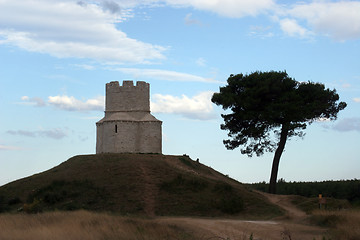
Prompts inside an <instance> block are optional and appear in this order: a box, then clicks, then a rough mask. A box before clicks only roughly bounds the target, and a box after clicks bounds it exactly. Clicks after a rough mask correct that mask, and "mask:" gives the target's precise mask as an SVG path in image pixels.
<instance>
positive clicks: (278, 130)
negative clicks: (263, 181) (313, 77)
mask: <svg viewBox="0 0 360 240" xmlns="http://www.w3.org/2000/svg"><path fill="white" fill-rule="evenodd" d="M211 100H212V102H214V103H215V104H217V105H221V106H222V107H223V109H224V110H230V113H228V114H222V115H221V116H222V117H223V119H224V124H221V129H223V130H227V131H228V136H229V137H230V139H227V140H224V144H225V147H226V148H227V149H230V150H233V149H235V148H238V147H239V148H240V150H241V153H242V154H247V155H248V156H250V157H251V156H253V154H256V155H257V156H260V155H262V154H264V153H265V152H273V151H275V150H276V152H275V156H274V161H273V169H272V174H271V178H270V192H272V193H274V192H275V191H276V188H275V184H276V178H277V171H278V165H279V161H280V157H281V154H282V152H283V150H284V147H285V143H286V140H287V138H288V137H292V136H303V135H304V132H303V130H305V129H306V127H307V125H308V124H311V123H312V122H314V121H317V120H322V119H327V120H335V119H336V118H337V113H338V112H339V111H340V110H343V109H344V108H345V107H346V103H345V102H338V100H339V95H338V94H337V93H336V90H335V89H334V90H330V89H326V88H325V86H324V85H323V84H321V83H314V82H310V81H309V82H298V81H296V80H294V79H292V78H290V77H289V76H288V74H287V73H286V72H285V71H280V72H275V71H270V72H259V71H258V72H254V73H251V74H248V75H243V74H237V75H230V77H229V78H228V80H227V85H226V86H225V87H221V88H220V92H219V93H214V95H213V97H212V99H211ZM274 135H275V136H277V137H278V138H279V140H278V141H275V140H276V139H277V138H276V137H275V138H274ZM274 139H275V140H274ZM272 183H273V184H272Z"/></svg>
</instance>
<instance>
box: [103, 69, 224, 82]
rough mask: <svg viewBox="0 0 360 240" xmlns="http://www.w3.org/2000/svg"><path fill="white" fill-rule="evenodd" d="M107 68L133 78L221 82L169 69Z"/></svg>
mask: <svg viewBox="0 0 360 240" xmlns="http://www.w3.org/2000/svg"><path fill="white" fill-rule="evenodd" d="M109 69H111V70H115V71H119V72H122V73H126V74H130V75H132V77H133V78H134V79H138V78H146V79H154V80H165V81H178V82H206V83H221V82H220V81H217V80H214V79H212V78H204V77H201V76H197V75H193V74H188V73H182V72H176V71H169V70H161V69H142V68H109Z"/></svg>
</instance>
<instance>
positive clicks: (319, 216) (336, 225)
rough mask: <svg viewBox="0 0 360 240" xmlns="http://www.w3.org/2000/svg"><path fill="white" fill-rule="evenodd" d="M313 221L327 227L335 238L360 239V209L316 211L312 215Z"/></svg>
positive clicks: (343, 239)
mask: <svg viewBox="0 0 360 240" xmlns="http://www.w3.org/2000/svg"><path fill="white" fill-rule="evenodd" d="M311 220H312V222H313V223H315V224H317V225H320V226H323V227H327V228H329V229H330V234H331V235H332V236H333V237H334V238H333V239H338V240H359V239H360V211H359V210H342V211H314V212H313V213H312V216H311Z"/></svg>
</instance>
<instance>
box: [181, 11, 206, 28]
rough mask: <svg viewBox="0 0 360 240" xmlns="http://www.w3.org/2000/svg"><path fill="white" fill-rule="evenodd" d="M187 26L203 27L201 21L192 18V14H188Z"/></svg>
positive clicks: (186, 17) (186, 18)
mask: <svg viewBox="0 0 360 240" xmlns="http://www.w3.org/2000/svg"><path fill="white" fill-rule="evenodd" d="M185 24H186V25H199V26H202V25H203V24H202V23H201V22H200V21H199V20H197V19H194V18H192V13H188V14H186V16H185Z"/></svg>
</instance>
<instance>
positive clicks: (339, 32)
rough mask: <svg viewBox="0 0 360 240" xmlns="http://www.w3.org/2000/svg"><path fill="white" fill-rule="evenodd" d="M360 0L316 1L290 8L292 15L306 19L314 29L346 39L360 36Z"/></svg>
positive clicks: (289, 11) (289, 12) (339, 38)
mask: <svg viewBox="0 0 360 240" xmlns="http://www.w3.org/2000/svg"><path fill="white" fill-rule="evenodd" d="M359 13H360V2H359V1H339V2H329V1H315V2H313V3H309V4H297V5H295V6H294V7H292V8H291V9H290V10H288V14H289V15H290V16H292V17H295V18H298V19H303V20H306V21H307V23H308V24H309V25H310V27H311V28H312V31H314V32H317V33H320V34H324V35H326V36H329V37H331V38H333V39H336V40H340V41H344V40H349V39H358V38H360V14H359Z"/></svg>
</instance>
